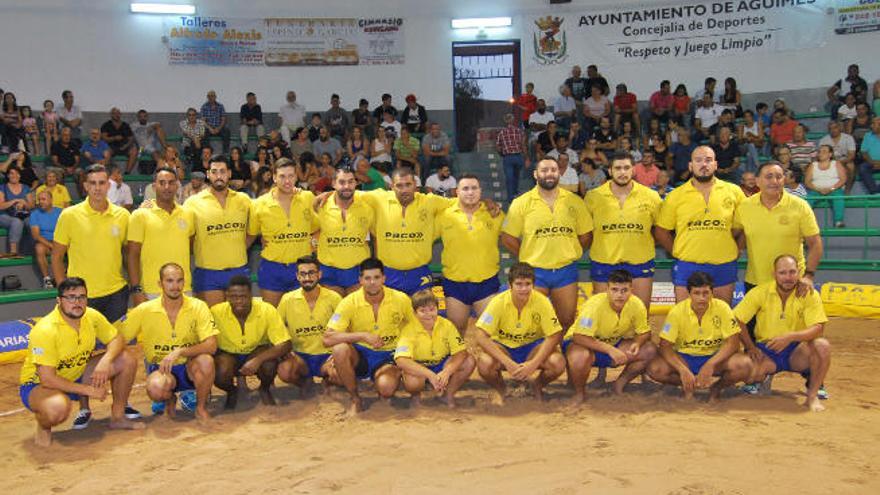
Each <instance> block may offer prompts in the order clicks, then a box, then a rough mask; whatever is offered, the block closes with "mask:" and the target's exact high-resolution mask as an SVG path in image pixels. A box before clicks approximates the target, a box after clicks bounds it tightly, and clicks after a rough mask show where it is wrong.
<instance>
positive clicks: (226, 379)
mask: <svg viewBox="0 0 880 495" xmlns="http://www.w3.org/2000/svg"><path fill="white" fill-rule="evenodd" d="M211 314H212V315H214V321H215V322H216V324H217V329H218V330H219V331H220V333H219V334H217V353H216V354H215V355H214V363H215V365H216V368H217V371H216V373H215V375H214V385H216V386H217V388H219V389H220V390H223V391H224V392H226V405H225V408H226V409H235V406H236V404H237V403H238V390H237V389H236V388H235V378H236V377H238V386H239V387H241V388H243V389H247V385H246V377H248V376H254V375H256V376H257V377H258V378H259V379H260V387H259V393H260V401H261V402H262V403H263V404H265V405H267V406H274V405H275V398H274V397H272V391H271V387H272V383H273V382H274V381H275V371H276V369H277V367H278V359H279V358H281V357H282V356H284V355H286V354H288V353H290V335H289V334H288V333H287V328H285V327H284V322H282V321H281V316H279V315H278V311H277V310H276V309H275V306H273V305H271V304H269V303H268V302H265V301H261V300H259V299H255V298H254V297H253V294H252V293H251V279H250V277H246V276H244V275H236V276H234V277H232V278H231V279H229V286H228V287H227V288H226V302H222V303H220V304H217V305H215V306H212V307H211Z"/></svg>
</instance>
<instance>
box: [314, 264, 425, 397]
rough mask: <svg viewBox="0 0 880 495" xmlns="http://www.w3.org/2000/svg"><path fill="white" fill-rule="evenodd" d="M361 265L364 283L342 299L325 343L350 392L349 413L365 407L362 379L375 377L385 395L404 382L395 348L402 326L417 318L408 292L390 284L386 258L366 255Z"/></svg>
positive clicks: (341, 382)
mask: <svg viewBox="0 0 880 495" xmlns="http://www.w3.org/2000/svg"><path fill="white" fill-rule="evenodd" d="M360 270H361V278H360V284H361V288H360V289H358V290H356V291H354V292H352V293H351V294H349V295H347V296H345V298H344V299H343V300H342V301H341V302H340V303H339V305H338V306H337V307H336V311H335V312H334V313H333V316H332V317H330V321H329V322H328V323H327V331H326V332H325V333H324V345H325V346H327V347H329V348H332V349H333V366H334V368H335V369H336V373H337V378H336V379H334V380H333V382H334V383H335V384H337V385H342V386H343V387H345V389H346V390H347V391H348V393H349V394H350V395H351V407H350V408H349V413H350V414H355V413H358V412H360V411H361V410H362V409H363V403H362V401H361V397H360V394H359V393H358V387H357V380H356V379H357V378H364V379H366V378H371V379H372V380H373V383H375V385H376V391H377V392H378V393H379V397H380V398H381V399H389V398H390V397H391V396H392V395H394V392H395V391H396V390H397V386H398V385H399V384H400V370H399V369H398V368H397V366H395V365H394V350H395V349H396V348H397V339H398V338H399V337H400V332H401V330H402V329H403V328H404V327H405V326H406V325H407V323H409V322H410V321H412V320H413V319H414V318H415V317H414V316H413V310H412V306H411V305H410V300H409V297H407V295H406V294H404V293H403V292H400V291H397V290H394V289H392V288H390V287H387V286H386V285H385V267H384V266H383V265H382V262H381V261H379V260H378V259H376V258H367V259H365V260H364V261H363V262H361V266H360ZM331 379H333V377H332V376H331Z"/></svg>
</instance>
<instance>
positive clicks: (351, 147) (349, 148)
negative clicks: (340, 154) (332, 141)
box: [345, 127, 370, 163]
mask: <svg viewBox="0 0 880 495" xmlns="http://www.w3.org/2000/svg"><path fill="white" fill-rule="evenodd" d="M345 151H346V152H347V154H348V159H349V160H350V161H351V163H354V157H355V156H358V155H360V156H362V157H364V158H366V159H368V160H369V158H370V143H369V141H367V140H365V139H364V133H363V131H362V130H361V128H360V127H354V128H352V130H351V137H350V138H349V139H348V142H347V143H345Z"/></svg>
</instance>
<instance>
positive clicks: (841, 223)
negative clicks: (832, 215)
mask: <svg viewBox="0 0 880 495" xmlns="http://www.w3.org/2000/svg"><path fill="white" fill-rule="evenodd" d="M834 227H835V228H838V229H842V228H844V227H846V224H845V223H843V222H834Z"/></svg>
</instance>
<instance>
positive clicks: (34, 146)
mask: <svg viewBox="0 0 880 495" xmlns="http://www.w3.org/2000/svg"><path fill="white" fill-rule="evenodd" d="M18 110H19V112H20V113H21V126H22V127H23V128H24V136H25V139H24V144H25V147H26V148H27V149H28V150H29V152H30V153H31V154H32V155H41V154H42V152H43V148H42V147H41V146H40V128H39V126H37V119H36V118H35V117H34V115H33V114H32V113H31V107H30V106H28V105H22V106H21V107H19V109H18Z"/></svg>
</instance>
